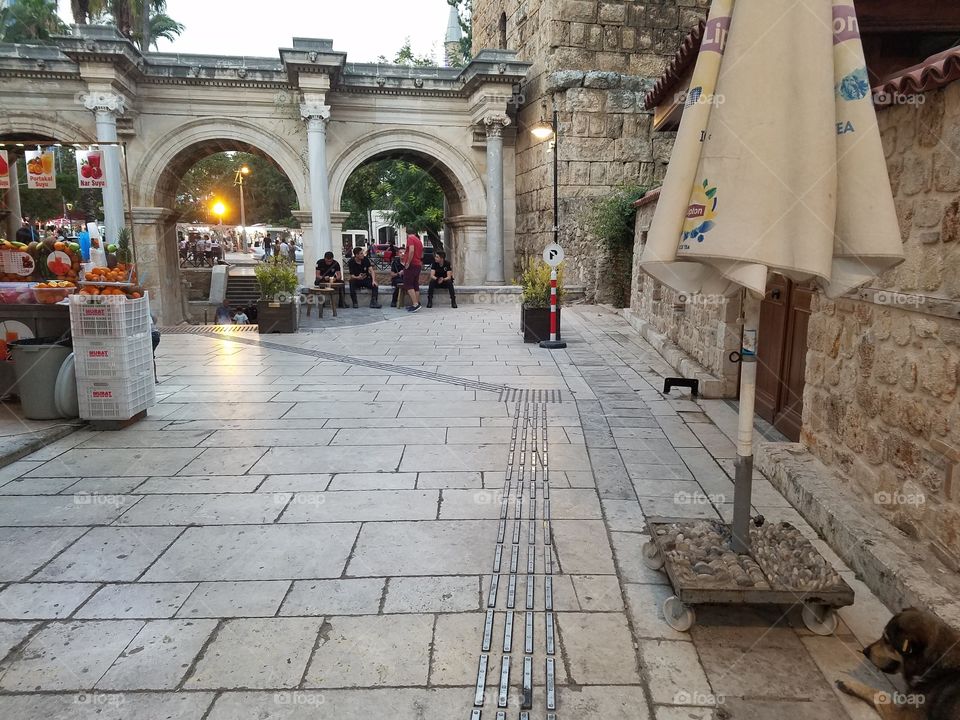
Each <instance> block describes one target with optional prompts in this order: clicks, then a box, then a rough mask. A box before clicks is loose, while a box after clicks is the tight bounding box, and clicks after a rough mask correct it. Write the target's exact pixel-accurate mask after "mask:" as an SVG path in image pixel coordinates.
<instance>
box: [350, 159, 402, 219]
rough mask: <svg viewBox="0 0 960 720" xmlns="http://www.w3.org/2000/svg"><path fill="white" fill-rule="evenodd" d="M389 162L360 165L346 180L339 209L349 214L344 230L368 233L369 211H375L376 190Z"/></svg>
mask: <svg viewBox="0 0 960 720" xmlns="http://www.w3.org/2000/svg"><path fill="white" fill-rule="evenodd" d="M389 162H391V161H389V160H378V161H373V162H369V163H367V164H366V165H361V166H360V167H358V168H357V169H356V170H354V171H353V173H352V174H351V175H350V177H349V178H348V179H347V184H346V185H345V186H344V188H343V196H342V197H341V198H340V209H341V210H342V211H343V212H348V213H350V217H349V218H347V223H346V225H344V228H346V229H348V230H366V231H367V232H370V211H371V210H377V209H378V208H377V207H376V202H377V199H378V189H379V187H380V178H381V175H382V173H383V168H384V166H385V165H386V164H387V163H389Z"/></svg>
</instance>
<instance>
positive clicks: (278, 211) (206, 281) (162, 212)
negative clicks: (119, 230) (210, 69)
mask: <svg viewBox="0 0 960 720" xmlns="http://www.w3.org/2000/svg"><path fill="white" fill-rule="evenodd" d="M230 133H232V134H233V136H232V137H231V136H230ZM260 135H261V134H260V133H259V131H255V130H253V129H251V128H247V127H246V126H245V125H244V124H243V123H242V122H240V123H237V124H235V125H234V126H233V127H230V128H229V129H227V128H224V127H223V126H220V127H217V126H216V125H209V124H199V123H194V124H192V125H191V126H189V127H187V128H184V129H182V130H181V131H180V132H175V133H171V134H170V135H168V136H167V137H165V138H163V139H162V140H160V141H159V142H158V143H157V144H156V145H155V146H154V148H153V149H152V150H150V151H148V152H147V153H145V155H144V157H143V158H142V159H141V160H140V162H139V163H138V166H137V172H136V175H135V178H134V188H135V190H136V192H137V197H136V198H135V200H134V204H135V205H136V204H137V200H139V203H140V204H141V205H142V207H135V208H134V222H136V223H138V224H139V225H141V227H142V230H141V232H140V236H141V237H143V238H145V244H147V245H149V246H151V247H150V250H151V251H150V252H149V253H147V255H146V256H147V258H148V262H150V263H152V267H153V269H154V272H153V273H152V277H153V278H154V280H153V282H154V284H155V285H156V286H157V291H158V292H157V295H159V296H161V297H162V298H163V306H162V308H161V313H162V321H163V322H164V323H173V322H177V321H180V320H187V321H193V322H206V321H208V320H210V319H211V318H212V308H211V307H210V305H209V300H210V298H211V293H210V288H211V276H212V274H213V273H212V268H211V266H212V265H214V264H216V263H217V261H218V258H219V259H221V260H228V261H229V262H230V264H231V265H237V266H241V267H240V268H239V269H236V270H233V269H232V270H231V271H230V275H231V277H234V276H236V277H240V276H245V275H246V274H249V275H250V276H251V278H252V276H253V265H254V264H255V263H256V257H257V256H258V255H259V254H255V253H252V252H251V253H244V252H242V250H243V248H242V239H243V231H242V229H241V228H242V227H246V228H247V240H248V244H251V243H252V242H256V241H257V240H259V241H260V245H259V249H260V252H263V250H264V249H265V243H264V242H263V241H264V239H265V238H266V237H267V236H269V237H270V238H271V240H273V239H275V238H277V237H278V236H279V235H280V234H281V233H283V228H289V230H288V232H289V234H288V235H286V238H288V239H289V240H293V239H294V236H296V237H297V238H298V239H300V238H299V230H298V229H297V223H296V221H295V219H294V218H295V217H296V215H295V214H294V213H295V212H297V211H298V210H299V209H301V208H302V207H303V205H302V203H303V198H304V197H306V195H307V190H306V188H307V187H308V185H307V181H306V177H305V174H306V173H305V169H304V168H303V166H302V162H301V161H300V158H299V156H297V155H296V154H295V153H294V152H293V151H292V149H291V148H289V147H287V146H285V145H283V144H281V141H279V140H278V139H277V138H275V137H270V136H263V137H261V136H260ZM244 166H246V167H247V168H248V170H249V171H250V173H249V174H247V175H244V176H243V177H242V180H243V183H244V187H243V192H244V211H246V210H247V200H248V198H249V200H250V201H251V205H250V212H251V214H247V213H246V212H244V215H245V217H241V213H240V192H241V187H240V180H241V178H240V177H238V176H237V171H239V170H241V168H243V167H244ZM264 176H267V177H266V180H267V181H268V182H266V183H265V186H264V183H262V182H261V181H262V180H264ZM251 191H253V195H250V192H251ZM278 197H280V198H281V199H280V200H279V206H278V204H277V202H275V201H277V199H278ZM218 203H219V204H220V205H222V211H223V212H222V216H217V215H216V214H215V213H214V212H213V210H214V207H215V206H216V205H217V204H218ZM258 208H260V210H258ZM261 210H262V211H263V212H264V213H266V214H265V215H263V216H262V217H261V216H259V215H257V213H258V212H260V211H261ZM244 221H245V222H244ZM260 222H263V225H262V226H261V227H253V226H255V225H258V224H259V223H260ZM281 223H282V224H281ZM204 235H207V236H208V238H205V237H204ZM208 240H209V243H208ZM198 241H200V242H201V243H203V244H202V245H201V249H200V250H199V251H198V250H197V244H198ZM301 241H302V239H301ZM142 244H144V243H142ZM217 245H219V247H216V246H217ZM277 245H279V241H278V242H277ZM210 246H214V247H210ZM250 249H253V248H252V247H251V248H250ZM300 257H301V262H302V254H300ZM242 266H246V267H242ZM232 285H233V288H231V282H230V281H229V279H228V282H227V294H228V300H229V301H230V302H231V303H232V304H236V305H243V304H246V303H248V302H251V301H253V300H255V297H253V295H255V292H256V290H255V287H256V286H255V283H252V282H250V283H243V282H241V281H239V280H236V281H234V282H233V283H232ZM242 285H246V286H247V287H246V288H245V289H244V293H243V297H239V296H237V297H233V295H234V294H236V293H235V292H234V291H237V290H238V289H239V288H240V287H241V286H242ZM248 296H249V297H248Z"/></svg>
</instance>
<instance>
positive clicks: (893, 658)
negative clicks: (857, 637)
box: [837, 608, 960, 720]
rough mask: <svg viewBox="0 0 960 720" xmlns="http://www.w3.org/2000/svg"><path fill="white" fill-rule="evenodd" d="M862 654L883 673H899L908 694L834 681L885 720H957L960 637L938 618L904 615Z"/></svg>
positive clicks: (920, 613)
mask: <svg viewBox="0 0 960 720" xmlns="http://www.w3.org/2000/svg"><path fill="white" fill-rule="evenodd" d="M863 654H864V655H866V656H867V659H868V660H870V662H872V663H873V664H874V665H875V666H876V667H877V668H878V669H879V670H881V671H882V672H885V673H887V674H890V675H892V674H895V673H900V674H901V675H902V676H903V679H904V680H905V681H906V684H907V687H908V688H909V689H910V691H909V693H906V694H902V693H895V694H893V695H891V694H890V693H888V692H885V691H883V690H877V689H875V688H872V687H870V686H868V685H864V684H863V683H861V682H857V681H856V680H838V681H837V687H838V688H840V690H842V691H843V692H845V693H847V694H848V695H853V696H854V697H857V698H860V699H861V700H863V701H864V702H865V703H868V704H869V705H870V706H871V707H872V708H873V709H874V710H876V711H877V712H878V713H879V714H880V717H881V718H883V720H960V633H957V632H956V631H954V630H953V629H952V628H950V627H949V626H948V625H947V624H946V623H944V622H943V621H942V620H941V619H940V618H938V617H937V616H936V615H934V614H932V613H928V612H924V611H922V610H916V609H914V608H909V609H907V610H904V611H903V612H901V613H899V614H898V615H895V616H894V617H893V618H891V619H890V622H888V623H887V626H886V627H885V628H884V629H883V637H881V638H880V639H879V640H877V641H876V642H875V643H873V644H872V645H870V646H869V647H866V648H864V650H863Z"/></svg>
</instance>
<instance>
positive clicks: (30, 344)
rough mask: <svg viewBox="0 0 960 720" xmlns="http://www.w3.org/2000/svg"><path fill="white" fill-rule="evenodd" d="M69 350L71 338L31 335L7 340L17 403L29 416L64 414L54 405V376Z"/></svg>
mask: <svg viewBox="0 0 960 720" xmlns="http://www.w3.org/2000/svg"><path fill="white" fill-rule="evenodd" d="M71 352H72V350H71V347H70V341H68V340H61V339H59V338H31V339H29V340H16V341H14V342H12V343H10V353H11V355H10V356H11V358H12V359H13V371H14V373H15V374H16V378H17V393H18V394H19V395H20V407H21V408H22V409H23V415H24V417H26V418H27V419H28V420H54V419H56V418H60V417H63V416H62V415H61V414H60V411H59V409H58V408H57V401H56V391H57V376H58V375H59V374H60V366H61V365H63V361H64V360H66V359H67V356H68V355H70V353H71Z"/></svg>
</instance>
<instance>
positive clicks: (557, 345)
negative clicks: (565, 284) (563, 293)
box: [540, 242, 567, 350]
mask: <svg viewBox="0 0 960 720" xmlns="http://www.w3.org/2000/svg"><path fill="white" fill-rule="evenodd" d="M563 258H564V254H563V248H562V247H560V245H558V244H557V243H555V242H553V243H550V244H549V245H547V247H546V248H544V250H543V261H544V262H545V263H546V264H547V265H549V266H550V339H549V340H542V341H541V342H540V347H542V348H547V349H548V350H562V349H563V348H565V347H566V346H567V344H566V343H565V342H563V341H562V340H557V337H558V336H559V334H560V321H559V320H558V319H557V318H558V316H557V267H558V266H559V265H560V263H562V262H563Z"/></svg>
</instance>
